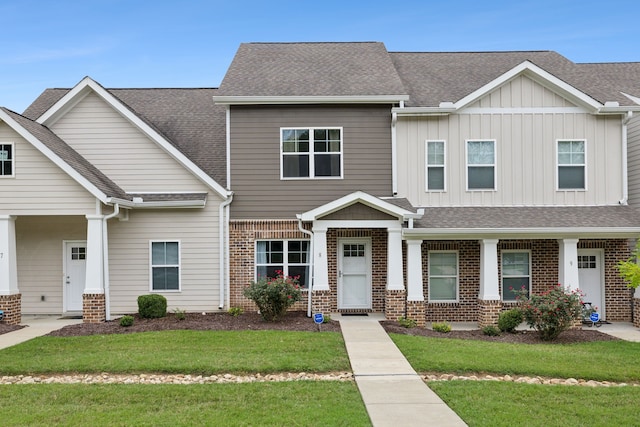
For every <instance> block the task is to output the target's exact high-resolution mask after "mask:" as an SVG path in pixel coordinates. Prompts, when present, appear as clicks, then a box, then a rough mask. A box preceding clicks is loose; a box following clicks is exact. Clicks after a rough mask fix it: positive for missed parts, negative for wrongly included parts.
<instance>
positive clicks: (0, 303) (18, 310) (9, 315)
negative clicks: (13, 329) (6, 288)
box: [0, 294, 22, 325]
mask: <svg viewBox="0 0 640 427" xmlns="http://www.w3.org/2000/svg"><path fill="white" fill-rule="evenodd" d="M0 310H2V311H4V319H3V320H2V323H6V324H7V325H19V324H20V322H22V294H13V295H0Z"/></svg>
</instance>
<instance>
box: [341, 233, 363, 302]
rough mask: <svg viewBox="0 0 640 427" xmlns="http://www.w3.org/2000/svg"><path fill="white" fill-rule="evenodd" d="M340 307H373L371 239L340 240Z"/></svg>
mask: <svg viewBox="0 0 640 427" xmlns="http://www.w3.org/2000/svg"><path fill="white" fill-rule="evenodd" d="M338 308H339V309H364V310H368V309H371V239H345V240H339V241H338Z"/></svg>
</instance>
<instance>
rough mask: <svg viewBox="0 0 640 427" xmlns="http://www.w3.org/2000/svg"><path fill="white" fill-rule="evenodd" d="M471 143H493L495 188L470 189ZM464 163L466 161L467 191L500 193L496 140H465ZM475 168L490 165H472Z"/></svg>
mask: <svg viewBox="0 0 640 427" xmlns="http://www.w3.org/2000/svg"><path fill="white" fill-rule="evenodd" d="M470 142H493V164H492V166H491V167H493V188H469V166H470V165H469V143H470ZM464 161H465V169H464V170H465V186H466V191H469V192H477V191H498V143H497V142H496V140H495V139H491V138H488V139H483V138H477V139H465V141H464ZM471 166H473V167H487V168H488V167H489V165H471Z"/></svg>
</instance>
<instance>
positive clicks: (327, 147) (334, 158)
mask: <svg viewBox="0 0 640 427" xmlns="http://www.w3.org/2000/svg"><path fill="white" fill-rule="evenodd" d="M280 146H281V151H282V171H281V173H282V178H340V177H341V176H342V129H341V128H304V129H281V143H280Z"/></svg>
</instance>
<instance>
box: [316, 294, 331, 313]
mask: <svg viewBox="0 0 640 427" xmlns="http://www.w3.org/2000/svg"><path fill="white" fill-rule="evenodd" d="M331 300H332V297H331V291H313V294H312V295H311V310H312V311H313V312H314V313H324V314H328V313H331Z"/></svg>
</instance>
